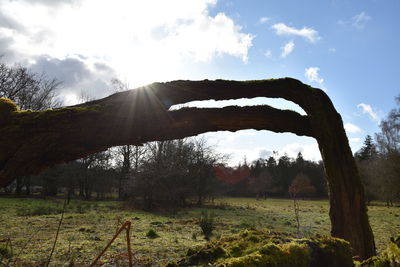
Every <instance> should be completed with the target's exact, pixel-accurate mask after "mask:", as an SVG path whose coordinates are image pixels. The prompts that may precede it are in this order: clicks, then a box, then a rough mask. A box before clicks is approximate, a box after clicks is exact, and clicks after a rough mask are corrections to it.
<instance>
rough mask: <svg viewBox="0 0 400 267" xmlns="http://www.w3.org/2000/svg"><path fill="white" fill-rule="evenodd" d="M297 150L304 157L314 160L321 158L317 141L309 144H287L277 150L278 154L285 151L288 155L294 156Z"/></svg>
mask: <svg viewBox="0 0 400 267" xmlns="http://www.w3.org/2000/svg"><path fill="white" fill-rule="evenodd" d="M299 152H301V154H302V155H303V157H304V158H305V159H308V160H314V161H318V160H321V153H320V151H319V148H318V144H317V142H313V143H311V144H298V143H295V144H288V145H286V146H284V147H283V148H282V149H281V150H279V155H283V154H285V153H286V154H287V155H288V156H289V157H291V158H296V157H297V154H298V153H299Z"/></svg>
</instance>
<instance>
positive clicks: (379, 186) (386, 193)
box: [355, 96, 400, 206]
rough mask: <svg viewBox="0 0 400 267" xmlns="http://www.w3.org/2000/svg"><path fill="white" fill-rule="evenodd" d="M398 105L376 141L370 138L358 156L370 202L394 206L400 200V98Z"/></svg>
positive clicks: (384, 120)
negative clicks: (377, 201)
mask: <svg viewBox="0 0 400 267" xmlns="http://www.w3.org/2000/svg"><path fill="white" fill-rule="evenodd" d="M396 103H397V108H394V109H392V110H391V111H390V112H389V114H388V116H387V117H386V118H385V119H383V120H382V121H381V123H380V125H379V127H380V131H379V132H378V133H376V134H375V138H372V136H370V135H367V136H366V138H365V140H364V145H363V146H362V147H361V149H360V150H359V151H357V152H356V153H355V158H356V160H357V163H358V166H359V170H360V174H361V178H362V181H363V183H364V187H365V194H366V199H367V202H368V203H370V202H371V201H372V200H381V201H385V202H386V204H387V206H393V202H394V201H399V200H400V96H399V97H397V98H396ZM374 139H375V140H374Z"/></svg>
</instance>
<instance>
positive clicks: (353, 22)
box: [338, 11, 372, 30]
mask: <svg viewBox="0 0 400 267" xmlns="http://www.w3.org/2000/svg"><path fill="white" fill-rule="evenodd" d="M371 19H372V17H371V16H369V15H368V14H367V13H366V12H365V11H362V12H361V13H360V14H357V15H354V16H353V17H351V18H350V19H348V20H339V21H338V23H339V24H341V25H347V26H352V27H354V28H356V29H358V30H362V29H364V28H365V26H366V24H367V22H368V21H370V20H371Z"/></svg>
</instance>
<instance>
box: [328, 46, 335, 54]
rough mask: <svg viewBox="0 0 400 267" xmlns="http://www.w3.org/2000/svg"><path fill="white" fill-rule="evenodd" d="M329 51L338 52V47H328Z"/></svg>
mask: <svg viewBox="0 0 400 267" xmlns="http://www.w3.org/2000/svg"><path fill="white" fill-rule="evenodd" d="M328 51H329V52H330V53H335V52H336V48H334V47H330V48H329V49H328Z"/></svg>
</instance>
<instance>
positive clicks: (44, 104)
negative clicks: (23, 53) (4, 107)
mask: <svg viewBox="0 0 400 267" xmlns="http://www.w3.org/2000/svg"><path fill="white" fill-rule="evenodd" d="M60 84H61V83H60V82H59V81H57V80H56V79H51V78H48V77H47V76H46V75H45V74H43V73H42V74H39V73H35V72H32V71H30V70H29V69H27V68H26V67H22V66H20V65H16V66H7V65H6V64H4V63H0V97H6V98H9V99H11V100H13V101H14V102H15V103H16V104H17V105H18V106H19V108H20V109H23V110H25V109H32V110H43V109H46V108H54V107H57V106H59V105H60V102H59V101H58V99H57V93H56V89H57V88H58V87H59V86H60Z"/></svg>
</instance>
